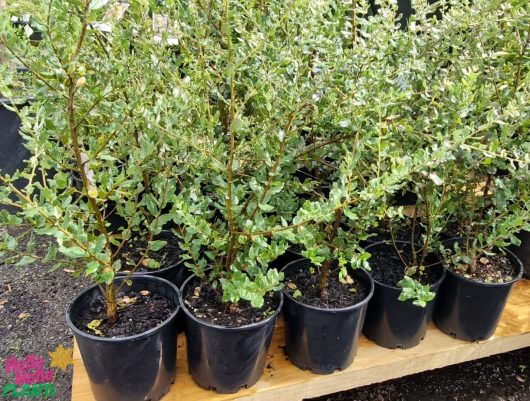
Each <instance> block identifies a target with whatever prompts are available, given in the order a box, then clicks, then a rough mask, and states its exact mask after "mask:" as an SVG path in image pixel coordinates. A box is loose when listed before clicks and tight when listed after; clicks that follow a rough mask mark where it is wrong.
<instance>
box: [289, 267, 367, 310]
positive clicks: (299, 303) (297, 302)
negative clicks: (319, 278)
mask: <svg viewBox="0 0 530 401" xmlns="http://www.w3.org/2000/svg"><path fill="white" fill-rule="evenodd" d="M300 262H307V263H308V264H311V261H310V260H309V259H307V258H301V259H297V260H293V261H292V262H289V263H287V264H286V265H285V267H284V268H283V269H282V270H281V271H282V272H283V271H284V270H285V269H287V268H288V267H290V266H291V265H294V264H295V263H300ZM355 270H357V269H352V271H355ZM359 270H360V271H362V272H363V273H365V274H366V276H367V278H368V281H369V282H370V292H369V293H368V295H367V296H366V297H365V298H364V299H363V300H361V301H359V302H357V303H355V304H353V305H350V306H344V307H342V308H322V307H320V306H313V305H308V304H305V303H303V302H300V301H298V300H297V299H296V298H294V297H292V296H291V294H289V293H288V292H287V291H286V290H285V288H284V289H283V290H282V292H283V294H284V296H286V297H288V298H289V299H290V300H291V301H293V302H295V303H296V304H298V305H301V306H303V307H304V308H307V309H310V310H315V311H320V312H330V313H336V312H347V311H351V310H354V309H358V308H360V307H362V306H364V304H367V303H368V302H369V301H370V299H372V296H373V295H374V290H375V286H374V280H373V279H372V277H371V276H370V274H368V272H367V271H366V270H364V269H362V268H361V269H359Z"/></svg>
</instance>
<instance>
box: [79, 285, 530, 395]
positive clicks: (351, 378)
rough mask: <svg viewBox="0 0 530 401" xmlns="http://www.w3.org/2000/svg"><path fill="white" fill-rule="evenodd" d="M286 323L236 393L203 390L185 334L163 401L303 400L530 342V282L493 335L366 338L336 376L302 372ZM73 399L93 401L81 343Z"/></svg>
mask: <svg viewBox="0 0 530 401" xmlns="http://www.w3.org/2000/svg"><path fill="white" fill-rule="evenodd" d="M283 336H284V332H283V322H282V321H281V319H280V320H279V321H278V324H277V327H276V331H275V334H274V338H273V341H272V344H271V348H270V350H269V355H268V359H267V367H266V368H265V371H264V373H263V376H262V378H261V380H260V381H259V382H258V383H257V384H256V385H255V386H253V387H252V388H250V389H245V390H241V391H240V392H239V393H237V394H217V393H215V392H212V391H206V390H203V389H201V388H199V387H198V386H197V385H196V384H195V383H194V382H193V380H192V378H191V377H190V375H189V374H188V371H187V363H186V346H185V338H184V334H181V335H180V336H179V339H178V352H177V358H178V359H177V365H178V367H177V379H176V381H175V384H173V385H172V387H171V390H170V392H169V393H168V394H167V395H166V396H165V397H164V398H163V399H162V401H204V400H205V401H224V400H245V401H278V400H281V401H300V400H302V399H304V398H311V397H317V396H321V395H325V394H331V393H335V392H337V391H342V390H347V389H351V388H355V387H360V386H364V385H367V384H371V383H377V382H381V381H385V380H389V379H394V378H397V377H402V376H406V375H410V374H413V373H418V372H422V371H426V370H431V369H435V368H440V367H443V366H447V365H452V364H456V363H461V362H465V361H470V360H474V359H478V358H483V357H486V356H490V355H493V354H499V353H503V352H508V351H512V350H515V349H519V348H525V347H529V346H530V280H521V281H520V282H518V283H517V284H516V286H515V288H514V289H513V291H512V294H511V296H510V299H509V302H508V305H507V306H506V309H505V311H504V314H503V317H502V319H501V322H500V324H499V327H498V328H497V330H496V332H495V334H494V335H493V337H491V338H490V339H488V340H486V341H481V342H478V343H468V342H464V341H459V340H455V339H453V338H451V337H449V336H446V335H445V334H443V333H442V332H440V331H439V330H437V329H436V328H435V327H434V326H431V327H429V331H428V333H427V335H426V337H425V339H424V340H423V341H422V342H421V343H420V344H419V345H418V346H416V347H414V348H411V349H408V350H388V349H385V348H381V347H378V346H377V345H375V344H374V343H372V342H370V341H368V340H367V339H366V338H364V337H362V338H361V340H360V345H359V351H358V353H357V356H356V357H355V360H354V361H353V364H352V365H351V366H350V367H349V368H347V369H345V370H343V371H340V372H335V373H334V374H331V375H315V374H312V373H310V372H306V371H301V370H299V369H297V368H296V367H295V366H293V365H292V364H291V363H290V362H289V361H288V360H287V359H286V357H285V356H284V354H283V351H282V348H281V347H282V346H283V345H284V339H283ZM72 401H94V398H93V396H92V393H91V391H90V384H89V382H88V377H87V375H86V371H85V369H84V366H83V362H82V360H81V356H80V354H79V350H78V349H77V346H75V349H74V376H73V385H72Z"/></svg>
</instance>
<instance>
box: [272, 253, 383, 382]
mask: <svg viewBox="0 0 530 401" xmlns="http://www.w3.org/2000/svg"><path fill="white" fill-rule="evenodd" d="M310 263H311V262H310V261H309V260H308V259H301V260H296V261H294V262H291V263H289V264H288V265H287V266H285V268H284V269H283V270H282V271H283V272H284V273H285V276H286V277H288V276H289V273H290V272H292V271H295V270H297V269H300V268H307V267H308V266H309V265H310ZM350 274H351V275H352V276H353V277H355V279H357V280H361V281H363V282H365V283H366V284H368V285H369V287H370V292H369V294H368V296H367V297H366V298H365V299H364V300H363V301H361V302H359V303H357V304H355V305H352V306H348V307H345V308H336V309H325V308H319V307H315V306H310V305H305V304H303V303H301V302H299V301H297V300H296V299H295V298H293V297H292V296H291V295H290V294H289V293H288V292H287V291H284V296H285V302H284V306H283V314H284V318H285V353H286V354H287V356H288V357H289V359H290V360H291V361H292V362H293V364H294V365H296V366H297V367H298V368H300V369H304V370H311V371H312V372H313V373H317V374H329V373H333V372H334V371H335V370H337V369H339V370H342V369H346V368H347V367H348V366H349V365H351V363H352V362H353V358H354V357H355V354H356V353H357V345H358V340H359V334H360V332H361V327H362V325H363V321H364V316H365V313H366V307H367V305H368V301H369V300H370V298H371V297H372V294H373V291H374V285H373V282H372V280H371V278H370V276H369V275H368V274H367V273H366V272H365V271H364V270H362V269H355V270H351V271H350Z"/></svg>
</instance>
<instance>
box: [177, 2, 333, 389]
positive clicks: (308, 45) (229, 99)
mask: <svg viewBox="0 0 530 401" xmlns="http://www.w3.org/2000/svg"><path fill="white" fill-rule="evenodd" d="M330 3H331V2H329V3H328V2H325V4H320V3H318V4H317V2H307V5H308V6H309V5H311V7H308V8H306V7H299V6H298V5H296V4H294V3H290V2H287V3H286V2H280V1H275V2H271V3H269V4H267V7H261V6H258V5H252V6H250V5H249V4H248V3H246V2H239V1H230V2H228V1H224V2H221V3H220V4H216V3H215V4H214V3H210V4H209V5H208V6H207V7H202V6H201V4H199V3H195V2H186V4H185V5H179V7H177V9H176V10H174V11H173V12H174V13H178V18H177V19H178V20H179V21H181V24H179V29H180V31H179V32H177V35H178V36H179V38H180V43H181V51H180V57H182V60H183V62H182V65H185V67H184V68H183V72H184V73H185V74H186V75H187V78H188V84H189V87H188V88H187V90H186V92H185V94H184V95H185V96H187V97H188V98H189V99H190V101H192V102H195V104H194V106H193V110H194V111H195V116H194V117H193V118H192V119H191V120H189V121H188V122H187V123H186V124H185V126H183V127H182V129H183V130H185V131H186V132H189V133H190V134H189V135H186V136H188V137H190V138H194V139H193V141H194V143H193V149H192V150H191V151H192V153H193V156H192V159H193V160H196V161H197V163H196V164H195V165H194V166H193V168H190V169H188V171H187V176H186V179H185V180H184V182H183V188H184V192H183V198H189V199H191V200H192V202H181V203H180V204H179V205H177V208H176V213H175V214H176V215H178V216H180V220H179V222H178V224H177V225H178V227H177V228H176V229H175V231H176V233H177V235H178V238H179V240H180V241H182V248H183V249H184V251H185V252H184V256H183V257H184V258H188V261H187V265H188V266H189V267H190V268H191V269H192V270H193V271H194V272H195V276H194V277H192V278H190V279H188V281H186V282H185V283H184V285H183V287H182V305H183V309H184V311H185V313H186V319H187V320H186V329H185V330H186V337H187V347H188V366H189V369H190V373H191V374H192V376H193V378H194V380H195V381H196V382H197V383H198V384H199V385H200V386H201V387H204V388H209V389H215V390H216V391H218V392H235V391H238V390H239V389H240V388H241V387H249V386H252V385H253V384H254V383H255V382H256V381H257V380H258V379H259V377H260V376H261V374H262V371H263V368H264V364H265V358H266V355H267V349H268V346H269V344H270V341H271V335H272V332H273V328H274V323H275V320H276V317H277V316H278V314H279V312H280V309H281V305H282V293H281V291H280V290H281V288H282V286H281V282H282V274H281V273H280V272H278V270H277V269H276V268H272V267H271V265H270V264H271V262H273V261H275V260H276V259H277V258H278V256H280V255H281V254H283V253H284V252H285V250H286V249H287V247H288V240H289V239H290V238H292V237H293V235H296V234H295V233H294V232H293V227H294V226H298V225H303V224H306V223H308V221H304V222H303V223H302V222H300V223H298V222H295V220H294V219H297V218H298V217H297V216H298V215H297V211H298V209H299V206H300V200H299V198H298V194H300V193H301V192H302V191H301V190H300V186H299V184H300V182H299V180H298V179H297V178H296V177H294V173H295V171H296V169H297V164H298V161H297V160H295V155H296V154H297V153H298V152H299V151H300V150H301V148H302V147H303V146H304V145H305V144H304V140H303V138H302V136H303V135H302V130H303V129H305V127H308V126H309V125H312V124H316V123H317V122H318V121H321V120H322V119H324V118H327V117H328V113H329V110H330V109H331V108H332V107H333V105H332V104H331V103H327V104H325V102H320V100H321V99H320V97H319V96H318V93H319V92H320V91H321V89H322V88H323V87H325V86H326V85H327V84H328V82H331V81H332V80H333V79H334V78H333V77H334V76H335V75H333V74H332V69H331V67H330V64H331V63H332V62H331V61H329V62H328V61H324V60H323V57H326V60H327V59H328V57H329V60H333V63H335V62H336V63H337V64H339V63H340V58H339V57H338V58H337V59H336V60H335V59H334V58H333V57H332V56H333V55H334V54H336V52H337V50H340V49H338V48H337V46H336V44H337V41H342V39H341V38H340V36H337V35H336V33H337V31H338V27H339V25H333V24H331V25H329V24H328V25H326V24H325V23H324V22H327V21H328V19H327V17H326V13H329V12H330V10H331V8H330ZM304 4H306V3H304ZM171 12H172V11H171V10H169V11H168V13H170V14H171ZM310 25H311V26H312V28H311V29H308V28H309V26H310ZM328 52H329V53H328ZM317 67H318V70H319V73H318V74H313V72H314V71H316V70H317ZM200 163H202V165H200ZM308 220H310V219H308ZM282 267H283V266H282Z"/></svg>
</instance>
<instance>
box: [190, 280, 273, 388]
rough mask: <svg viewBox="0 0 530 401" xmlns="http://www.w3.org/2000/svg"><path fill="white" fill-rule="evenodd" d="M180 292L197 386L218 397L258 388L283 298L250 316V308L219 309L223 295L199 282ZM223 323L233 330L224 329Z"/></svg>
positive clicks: (269, 301) (224, 306) (227, 306)
mask: <svg viewBox="0 0 530 401" xmlns="http://www.w3.org/2000/svg"><path fill="white" fill-rule="evenodd" d="M182 291H183V293H182V295H181V302H182V305H183V309H184V312H185V317H186V325H185V332H186V339H187V342H186V344H187V355H188V369H189V372H190V374H191V375H192V377H193V380H194V381H195V382H196V383H197V384H198V385H199V386H200V387H202V388H205V389H209V390H215V391H217V392H218V393H236V392H238V391H239V390H240V389H241V388H248V387H251V386H252V385H254V384H255V383H256V382H257V381H258V380H259V378H260V377H261V375H262V373H263V370H264V368H265V362H266V358H267V352H268V349H269V346H270V343H271V340H272V333H273V330H274V325H275V323H276V319H277V317H278V314H279V313H280V310H281V306H282V303H283V296H282V293H275V294H271V296H269V297H267V302H266V304H265V306H264V307H263V308H261V309H259V310H252V308H251V307H250V308H249V305H248V304H246V302H240V303H239V304H237V305H234V304H226V303H225V304H222V303H220V294H219V292H218V291H215V290H213V289H212V288H211V286H210V285H209V284H207V283H205V282H204V281H202V280H200V279H199V278H198V277H196V276H191V277H190V278H188V279H187V280H186V281H185V282H184V284H183V285H182ZM199 296H200V297H199ZM203 298H204V301H203V300H202V299H203ZM199 307H200V308H199ZM224 321H228V324H229V325H231V327H227V326H224V325H221V324H220V323H221V322H224ZM245 322H248V323H246V324H245ZM253 322H255V323H253Z"/></svg>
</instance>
